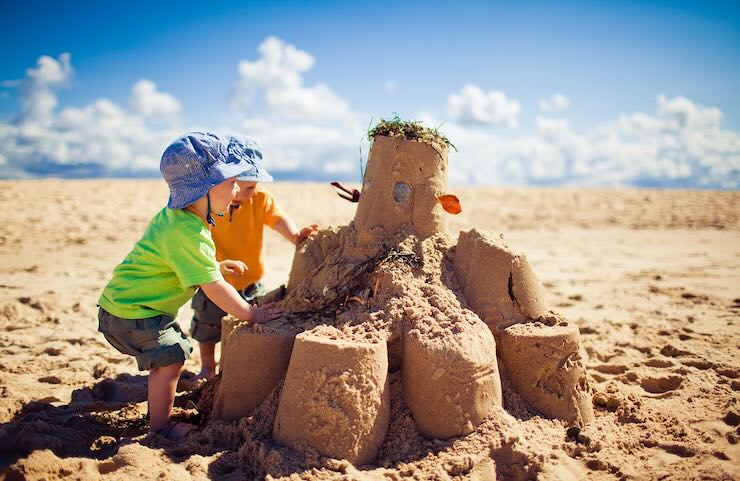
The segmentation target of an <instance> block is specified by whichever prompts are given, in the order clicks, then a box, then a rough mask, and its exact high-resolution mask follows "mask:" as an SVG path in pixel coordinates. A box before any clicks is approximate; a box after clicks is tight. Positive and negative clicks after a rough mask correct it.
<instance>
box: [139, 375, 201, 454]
mask: <svg viewBox="0 0 740 481" xmlns="http://www.w3.org/2000/svg"><path fill="white" fill-rule="evenodd" d="M184 367H185V364H184V363H179V364H172V365H169V366H164V367H154V368H152V369H151V370H150V371H149V386H148V404H149V422H150V430H151V431H152V432H154V431H158V430H160V429H162V428H163V427H165V426H166V425H167V424H168V423H169V422H170V416H171V415H172V406H173V405H174V404H175V389H176V388H177V380H178V379H179V378H180V373H182V370H183V368H184ZM193 429H195V426H193V425H192V424H187V423H178V424H177V425H176V426H175V427H174V428H173V429H172V430H171V431H170V433H169V434H168V435H167V437H168V438H170V439H174V440H177V439H182V438H183V437H185V436H186V435H187V434H188V433H189V432H190V431H192V430H193Z"/></svg>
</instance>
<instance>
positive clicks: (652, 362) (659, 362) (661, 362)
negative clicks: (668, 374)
mask: <svg viewBox="0 0 740 481" xmlns="http://www.w3.org/2000/svg"><path fill="white" fill-rule="evenodd" d="M645 365H646V366H648V367H658V368H665V367H671V366H673V361H670V360H668V359H658V358H653V359H648V360H647V361H645Z"/></svg>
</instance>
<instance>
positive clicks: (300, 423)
mask: <svg viewBox="0 0 740 481" xmlns="http://www.w3.org/2000/svg"><path fill="white" fill-rule="evenodd" d="M322 327H323V326H322ZM332 331H334V332H332ZM389 419H390V391H389V388H388V352H387V351H386V345H385V343H384V342H377V343H369V342H357V341H354V340H352V339H346V338H343V336H341V333H340V332H339V331H337V330H336V329H332V328H328V327H323V328H321V327H320V328H317V330H315V331H308V332H304V333H302V334H299V335H298V336H296V340H295V345H294V347H293V355H292V357H291V359H290V366H289V367H288V372H287V374H286V376H285V384H284V386H283V391H282V393H281V394H280V402H279V404H278V410H277V415H276V417H275V425H274V427H273V439H275V441H277V442H279V443H282V444H286V445H289V446H290V445H294V444H295V443H300V442H308V443H309V444H310V445H311V446H314V447H315V448H316V449H317V451H319V452H320V453H321V454H324V455H327V456H333V457H337V458H343V459H347V460H348V461H350V462H351V463H353V464H357V465H362V464H366V463H369V462H371V461H372V460H373V459H375V456H376V455H377V453H378V449H379V448H380V445H381V444H382V443H383V439H385V433H386V431H387V429H388V422H389Z"/></svg>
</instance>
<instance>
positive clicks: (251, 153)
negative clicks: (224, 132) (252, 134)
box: [229, 137, 272, 182]
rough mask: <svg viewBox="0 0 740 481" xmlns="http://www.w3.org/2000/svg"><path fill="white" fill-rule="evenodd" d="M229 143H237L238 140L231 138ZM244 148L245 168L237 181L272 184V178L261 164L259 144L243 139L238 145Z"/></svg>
mask: <svg viewBox="0 0 740 481" xmlns="http://www.w3.org/2000/svg"><path fill="white" fill-rule="evenodd" d="M229 141H233V142H238V143H240V142H239V140H237V139H235V138H233V137H231V138H230V139H229ZM240 145H242V147H243V148H244V154H245V155H246V158H247V164H249V168H247V169H246V170H245V171H244V172H242V173H241V174H240V175H239V177H237V180H243V181H246V182H272V176H271V175H270V174H269V173H268V172H267V169H265V165H264V164H263V163H262V149H261V148H260V146H259V144H258V143H257V142H255V141H254V140H252V139H244V143H240Z"/></svg>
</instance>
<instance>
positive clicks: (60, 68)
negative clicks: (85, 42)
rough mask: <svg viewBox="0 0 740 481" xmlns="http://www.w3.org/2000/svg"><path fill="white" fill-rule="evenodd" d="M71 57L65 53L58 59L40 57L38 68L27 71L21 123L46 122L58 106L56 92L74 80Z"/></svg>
mask: <svg viewBox="0 0 740 481" xmlns="http://www.w3.org/2000/svg"><path fill="white" fill-rule="evenodd" d="M70 59H71V55H70V54H69V53H66V52H65V53H63V54H61V55H60V56H59V58H58V59H53V58H51V57H49V56H47V55H43V56H41V57H39V59H38V60H37V61H36V68H29V69H27V70H26V77H25V79H24V80H23V82H22V83H21V87H20V88H21V96H20V97H21V111H20V113H19V115H18V119H19V121H20V122H45V121H47V120H49V117H50V116H51V113H52V111H53V110H54V108H55V107H56V105H57V97H56V93H55V91H56V90H58V89H60V88H62V87H65V86H66V85H67V83H68V82H69V80H70V79H71V78H72V64H71V61H70Z"/></svg>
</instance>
